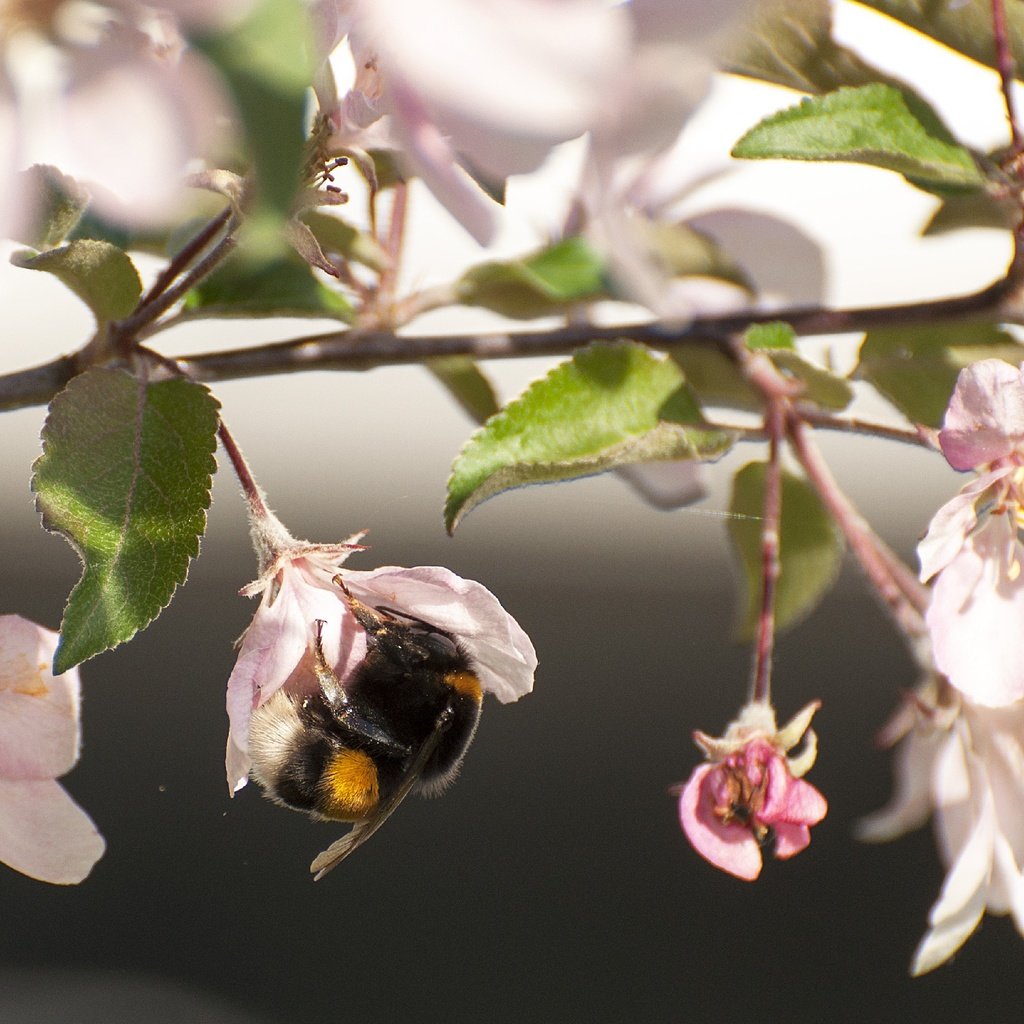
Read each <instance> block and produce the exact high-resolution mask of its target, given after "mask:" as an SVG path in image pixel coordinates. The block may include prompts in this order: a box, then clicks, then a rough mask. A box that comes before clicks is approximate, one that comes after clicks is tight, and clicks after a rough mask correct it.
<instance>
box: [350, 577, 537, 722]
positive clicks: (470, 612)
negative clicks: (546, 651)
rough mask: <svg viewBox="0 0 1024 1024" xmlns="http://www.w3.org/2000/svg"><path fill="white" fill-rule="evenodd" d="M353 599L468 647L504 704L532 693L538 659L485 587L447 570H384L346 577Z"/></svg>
mask: <svg viewBox="0 0 1024 1024" xmlns="http://www.w3.org/2000/svg"><path fill="white" fill-rule="evenodd" d="M344 575H345V582H346V584H347V585H348V587H349V589H350V590H351V591H352V593H353V594H354V595H355V596H356V597H359V598H360V599H362V600H364V601H367V603H369V604H372V605H384V606H385V607H389V608H394V609H395V610H396V611H399V612H406V613H408V614H409V615H412V616H414V617H416V618H418V619H422V620H423V621H424V622H428V623H430V624H431V625H432V626H437V627H438V628H440V629H443V630H444V631H445V632H447V633H451V634H452V636H455V637H457V638H458V639H459V641H460V642H461V643H462V644H463V646H464V647H465V649H466V652H467V653H468V654H469V656H470V658H471V659H472V661H473V665H474V667H475V668H476V670H477V673H478V674H479V676H480V684H481V686H482V687H483V688H484V690H485V691H487V692H488V693H493V694H494V695H495V696H496V697H497V698H498V700H500V701H501V702H502V703H503V704H507V703H508V702H509V701H513V700H518V699H519V698H520V697H522V696H523V695H524V694H527V693H529V692H530V691H531V690H532V689H533V676H534V672H535V671H536V668H537V653H536V651H535V650H534V648H533V644H532V643H531V642H530V638H529V637H528V636H527V635H526V633H525V632H523V629H522V627H521V626H520V625H519V623H518V622H516V620H515V619H514V618H512V616H511V615H509V614H508V612H506V611H505V609H504V608H502V606H501V604H500V603H499V602H498V599H497V598H496V597H495V596H494V595H493V594H492V593H491V592H490V591H489V590H488V589H487V588H486V587H484V586H482V585H481V584H479V583H476V582H474V581H473V580H464V579H462V578H461V577H460V576H456V575H455V573H453V572H451V571H449V570H448V569H445V568H443V567H442V566H435V565H425V566H417V567H415V568H412V569H403V568H400V567H397V566H383V567H381V568H379V569H374V570H372V571H371V572H352V571H350V572H346V573H345V574H344Z"/></svg>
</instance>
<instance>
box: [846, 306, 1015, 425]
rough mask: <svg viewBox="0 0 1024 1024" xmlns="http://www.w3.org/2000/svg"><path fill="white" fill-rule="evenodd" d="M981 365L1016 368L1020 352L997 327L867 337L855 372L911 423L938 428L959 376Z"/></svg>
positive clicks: (937, 327)
mask: <svg viewBox="0 0 1024 1024" xmlns="http://www.w3.org/2000/svg"><path fill="white" fill-rule="evenodd" d="M979 359H1005V360H1006V362H1008V363H1012V364H1013V365H1014V366H1019V365H1020V363H1021V361H1022V360H1024V346H1022V345H1020V344H1019V343H1018V342H1017V341H1016V340H1015V339H1014V337H1013V335H1012V334H1010V332H1009V331H1007V330H1005V329H1004V328H1002V327H1000V326H999V325H997V324H952V323H947V324H932V325H929V326H927V327H890V328H886V329H879V330H874V331H869V332H868V334H867V336H866V337H865V339H864V343H863V344H862V345H861V348H860V361H859V362H858V364H857V369H856V371H855V372H856V376H858V377H859V378H860V379H861V380H866V381H870V383H872V384H873V385H874V386H875V387H876V388H878V390H879V391H880V392H881V393H882V394H883V395H884V396H885V397H886V398H888V399H889V401H890V402H892V404H893V405H895V406H896V408H897V409H899V410H900V412H902V413H903V415H904V416H906V417H907V419H909V420H910V421H911V422H913V423H923V424H925V425H926V426H929V427H938V426H941V425H942V419H943V416H944V415H945V413H946V406H947V405H948V404H949V398H950V395H952V393H953V387H954V385H955V384H956V378H957V374H959V373H960V371H961V370H962V369H963V368H964V367H965V366H968V365H970V364H971V363H974V362H977V361H978V360H979Z"/></svg>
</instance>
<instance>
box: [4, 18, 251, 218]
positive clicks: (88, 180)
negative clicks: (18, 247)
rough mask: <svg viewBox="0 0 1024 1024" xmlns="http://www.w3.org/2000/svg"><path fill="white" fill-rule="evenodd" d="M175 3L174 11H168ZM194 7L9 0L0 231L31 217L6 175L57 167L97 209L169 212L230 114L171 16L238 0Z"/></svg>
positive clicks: (153, 214)
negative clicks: (86, 191)
mask: <svg viewBox="0 0 1024 1024" xmlns="http://www.w3.org/2000/svg"><path fill="white" fill-rule="evenodd" d="M179 6H180V7H181V11H180V12H178V11H177V10H176V8H177V7H179ZM196 6H197V5H195V4H194V3H186V2H184V0H182V3H181V4H176V3H174V2H165V3H161V4H160V5H159V7H157V6H156V5H154V6H152V7H150V6H147V5H145V4H140V3H129V2H116V0H110V2H108V3H106V4H77V3H72V2H63V3H61V2H57V3H47V4H31V3H13V4H8V5H5V6H4V8H3V12H2V13H0V140H2V141H4V142H6V143H7V145H6V146H4V148H3V152H4V156H3V160H4V161H5V163H4V165H3V166H2V167H0V174H3V175H4V176H5V178H4V180H3V181H2V184H3V188H0V194H2V195H3V200H2V202H3V203H4V206H3V208H0V231H3V232H4V233H9V234H14V235H17V233H18V232H19V231H21V230H22V229H23V228H24V227H25V226H26V224H27V223H28V221H29V219H30V217H31V211H30V210H27V209H25V204H26V203H29V202H30V201H31V197H30V196H26V195H25V194H24V192H23V191H21V192H18V191H13V190H12V189H13V186H14V185H16V184H17V179H16V178H14V177H13V175H14V172H15V171H17V170H19V169H23V168H24V167H26V166H28V165H29V164H31V163H38V162H42V163H50V164H55V165H57V166H58V167H59V168H60V169H61V170H62V171H64V172H65V173H68V174H70V175H72V176H74V177H75V178H77V179H78V180H80V181H81V182H83V183H84V184H87V185H88V186H89V188H90V190H91V191H92V192H93V200H94V202H95V203H96V205H97V206H98V208H99V209H100V210H101V211H102V212H103V213H104V214H105V215H107V216H109V217H111V218H113V219H116V220H119V221H126V222H131V223H142V224H146V223H152V222H159V221H161V220H164V219H166V218H167V217H168V215H169V214H170V213H172V212H173V211H174V209H175V205H174V204H175V202H176V201H177V200H179V199H180V196H181V194H182V191H183V188H184V175H185V170H186V165H187V164H188V162H189V161H191V160H193V159H195V158H198V157H202V156H206V155H209V154H210V153H211V152H212V151H213V150H214V149H215V148H217V147H218V146H220V145H222V143H223V137H224V123H225V115H226V113H227V111H228V109H229V105H228V101H227V99H226V95H225V93H224V90H223V87H222V86H221V84H220V81H219V79H218V78H217V76H216V74H215V73H214V71H213V69H212V68H211V67H210V66H209V65H208V64H207V62H206V61H205V60H204V59H203V58H201V57H199V56H198V55H197V54H196V53H194V52H192V51H191V50H188V49H187V48H186V46H185V43H184V37H183V34H182V30H181V27H180V25H179V23H178V21H177V20H175V17H174V15H175V14H176V13H180V14H182V15H184V16H185V17H186V18H189V17H197V18H198V20H199V21H200V22H201V23H202V24H206V25H208V24H209V23H210V22H211V21H216V20H218V19H228V18H231V17H235V16H237V14H238V13H239V10H240V8H241V7H242V6H243V0H210V2H207V3H205V4H203V5H202V6H203V11H202V14H201V16H199V15H198V14H197V12H196V10H195V9H194V8H195V7H196Z"/></svg>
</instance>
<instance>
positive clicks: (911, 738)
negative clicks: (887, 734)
mask: <svg viewBox="0 0 1024 1024" xmlns="http://www.w3.org/2000/svg"><path fill="white" fill-rule="evenodd" d="M947 739H948V736H947V734H945V733H943V732H941V731H939V730H937V729H936V730H932V729H927V730H926V729H924V728H921V727H919V728H917V729H914V730H913V731H912V732H910V733H909V734H908V735H907V736H906V738H905V739H904V740H903V742H902V743H901V744H900V746H899V748H898V749H897V751H896V764H895V774H896V786H895V790H894V792H893V795H892V799H891V800H890V802H889V803H888V804H887V805H886V806H885V807H883V808H882V809H881V810H880V811H876V812H875V813H874V814H871V815H869V816H868V817H866V818H863V819H862V820H861V821H859V822H858V823H857V826H856V833H857V838H858V839H861V840H864V841H865V842H869V843H884V842H888V841H889V840H890V839H895V838H896V837H897V836H901V835H903V834H904V833H905V832H910V831H911V830H912V829H915V828H919V827H920V826H921V825H923V824H924V823H925V822H926V821H927V820H928V818H929V817H930V816H931V813H932V769H933V767H934V765H935V760H936V757H937V756H938V753H939V749H940V746H941V745H942V744H943V742H945V741H946V740H947Z"/></svg>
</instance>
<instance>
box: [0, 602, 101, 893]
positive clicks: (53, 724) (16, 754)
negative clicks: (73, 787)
mask: <svg viewBox="0 0 1024 1024" xmlns="http://www.w3.org/2000/svg"><path fill="white" fill-rule="evenodd" d="M57 639H58V637H57V634H56V633H54V632H53V631H52V630H49V629H45V628H44V627H42V626H37V625H36V624H35V623H34V622H29V620H28V619H23V618H22V617H21V616H20V615H0V861H3V863H5V864H7V865H8V866H9V867H12V868H14V869H15V870H16V871H20V872H21V873H22V874H25V875H28V876H29V877H30V878H36V879H39V880H40V881H42V882H53V883H55V884H58V885H70V884H73V883H75V882H81V881H82V879H83V878H85V877H86V875H88V874H89V872H90V871H91V870H92V866H93V865H94V864H95V863H96V861H97V860H99V858H100V857H101V856H102V855H103V850H104V848H105V844H104V842H103V838H102V836H100V834H99V832H97V831H96V826H95V825H94V824H93V823H92V820H91V819H90V818H89V816H88V815H87V814H86V813H85V812H84V811H83V810H82V809H81V808H80V807H79V806H78V804H76V803H75V802H74V800H72V799H71V797H70V796H68V794H67V793H66V792H65V791H64V788H63V787H62V786H61V785H60V784H59V783H58V782H57V781H56V779H57V778H59V777H60V776H61V775H64V774H65V773H67V772H68V771H70V770H71V769H72V768H73V767H74V765H75V762H76V761H77V760H78V752H79V728H78V669H77V668H73V669H71V670H70V671H68V672H65V673H64V674H63V675H59V676H54V675H53V673H52V671H51V665H52V664H53V654H54V651H55V650H56V647H57Z"/></svg>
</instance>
